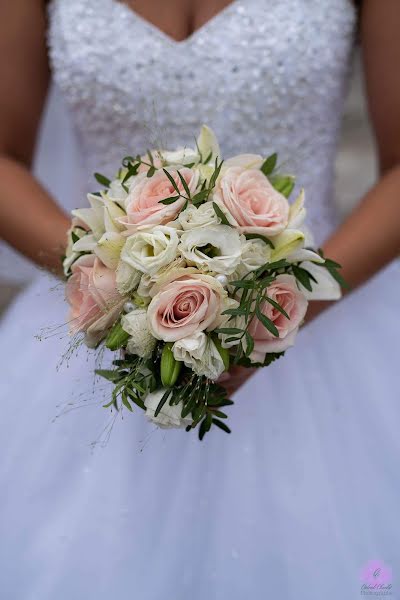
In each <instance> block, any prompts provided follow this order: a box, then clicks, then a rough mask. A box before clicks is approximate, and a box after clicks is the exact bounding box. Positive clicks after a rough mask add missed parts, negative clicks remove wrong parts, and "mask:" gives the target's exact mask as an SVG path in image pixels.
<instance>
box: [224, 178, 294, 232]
mask: <svg viewBox="0 0 400 600" xmlns="http://www.w3.org/2000/svg"><path fill="white" fill-rule="evenodd" d="M215 199H216V200H217V201H219V203H220V204H222V205H223V206H225V208H226V209H227V211H228V212H229V214H230V215H231V216H232V217H233V220H234V224H235V225H236V226H237V227H238V228H239V230H240V231H241V232H242V233H259V234H261V235H265V236H267V237H268V236H274V235H277V234H278V233H281V232H282V231H283V230H284V229H285V227H286V226H287V224H288V219H289V203H288V201H287V199H286V198H285V196H283V194H281V193H280V192H277V191H276V190H275V189H274V187H273V186H272V184H271V183H270V181H269V180H268V179H267V177H266V176H265V175H264V174H263V173H262V172H261V171H260V170H259V169H245V168H243V167H230V168H228V169H227V170H226V171H225V173H224V174H223V175H222V177H221V178H220V180H219V182H218V184H217V188H216V191H215Z"/></svg>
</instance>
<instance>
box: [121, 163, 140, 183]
mask: <svg viewBox="0 0 400 600" xmlns="http://www.w3.org/2000/svg"><path fill="white" fill-rule="evenodd" d="M139 166H140V163H136V164H134V165H130V166H129V168H128V170H127V172H126V175H125V177H124V178H123V180H122V184H121V185H125V183H126V182H127V181H128V179H130V178H131V177H134V176H135V175H137V172H138V170H139Z"/></svg>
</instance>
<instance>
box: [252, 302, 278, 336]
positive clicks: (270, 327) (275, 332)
mask: <svg viewBox="0 0 400 600" xmlns="http://www.w3.org/2000/svg"><path fill="white" fill-rule="evenodd" d="M256 317H257V319H258V320H259V321H260V322H261V323H262V324H263V325H264V327H265V329H268V331H269V332H270V333H272V335H274V336H275V337H277V338H278V337H279V331H278V330H277V328H276V327H275V325H274V324H273V322H272V321H271V319H268V317H266V316H265V315H264V314H263V313H262V312H261V310H260V307H259V306H256Z"/></svg>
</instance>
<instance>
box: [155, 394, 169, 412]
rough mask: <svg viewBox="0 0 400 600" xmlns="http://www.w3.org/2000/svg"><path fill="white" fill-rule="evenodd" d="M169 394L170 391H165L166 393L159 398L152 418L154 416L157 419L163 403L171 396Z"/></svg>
mask: <svg viewBox="0 0 400 600" xmlns="http://www.w3.org/2000/svg"><path fill="white" fill-rule="evenodd" d="M171 393H172V391H171V390H167V391H166V392H165V393H164V394H163V396H162V398H161V400H160V402H159V403H158V404H157V408H156V410H155V411H154V416H155V417H157V416H158V414H159V412H160V410H161V409H162V407H163V406H164V404H165V403H166V401H167V400H168V398H169V396H170V395H171Z"/></svg>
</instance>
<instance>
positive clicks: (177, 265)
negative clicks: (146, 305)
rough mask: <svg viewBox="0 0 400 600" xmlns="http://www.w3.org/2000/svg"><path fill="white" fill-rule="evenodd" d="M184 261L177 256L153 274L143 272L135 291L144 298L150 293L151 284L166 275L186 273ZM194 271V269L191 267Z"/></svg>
mask: <svg viewBox="0 0 400 600" xmlns="http://www.w3.org/2000/svg"><path fill="white" fill-rule="evenodd" d="M185 266H186V262H185V261H184V260H183V258H181V257H180V256H178V257H177V258H175V260H173V261H172V262H170V263H169V264H168V265H166V266H165V267H163V268H162V269H160V270H159V271H157V273H155V274H154V275H145V274H143V275H142V277H141V279H140V283H139V286H138V289H137V292H138V294H139V295H140V296H143V297H144V298H146V297H148V296H151V295H152V289H153V286H154V285H155V284H156V283H157V282H158V281H159V280H160V279H164V278H166V277H168V276H169V275H173V276H174V277H175V276H176V274H177V273H180V272H181V271H182V272H183V274H185V273H187V269H185ZM193 271H195V269H193Z"/></svg>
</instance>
